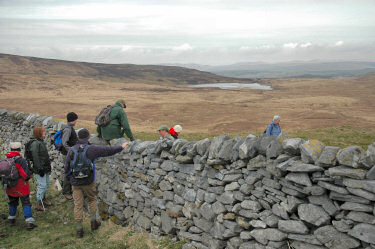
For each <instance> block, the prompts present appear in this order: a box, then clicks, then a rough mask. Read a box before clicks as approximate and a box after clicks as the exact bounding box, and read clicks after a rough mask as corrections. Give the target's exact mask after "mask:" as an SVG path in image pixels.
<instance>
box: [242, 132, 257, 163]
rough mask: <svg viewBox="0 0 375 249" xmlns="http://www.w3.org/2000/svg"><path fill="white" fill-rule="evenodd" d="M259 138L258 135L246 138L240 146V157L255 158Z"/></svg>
mask: <svg viewBox="0 0 375 249" xmlns="http://www.w3.org/2000/svg"><path fill="white" fill-rule="evenodd" d="M258 141H259V139H258V138H257V137H251V138H246V139H245V141H244V142H243V143H242V144H241V145H240V147H239V157H240V158H241V159H246V158H250V159H251V158H253V157H255V156H256V154H257V153H258V151H257V147H258Z"/></svg>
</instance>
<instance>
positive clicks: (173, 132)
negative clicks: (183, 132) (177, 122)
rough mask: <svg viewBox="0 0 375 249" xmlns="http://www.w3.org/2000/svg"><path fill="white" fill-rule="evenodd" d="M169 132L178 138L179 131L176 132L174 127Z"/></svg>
mask: <svg viewBox="0 0 375 249" xmlns="http://www.w3.org/2000/svg"><path fill="white" fill-rule="evenodd" d="M169 134H170V135H172V137H174V138H175V139H177V138H178V132H176V131H175V130H174V128H173V127H172V128H170V129H169Z"/></svg>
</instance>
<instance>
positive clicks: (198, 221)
mask: <svg viewBox="0 0 375 249" xmlns="http://www.w3.org/2000/svg"><path fill="white" fill-rule="evenodd" d="M193 221H194V225H195V226H196V227H198V228H200V229H202V230H203V231H205V232H206V233H208V232H209V231H210V230H211V228H212V226H213V225H214V224H213V223H212V222H210V221H208V220H206V219H204V218H197V217H194V218H193Z"/></svg>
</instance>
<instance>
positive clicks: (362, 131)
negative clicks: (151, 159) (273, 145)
mask: <svg viewBox="0 0 375 249" xmlns="http://www.w3.org/2000/svg"><path fill="white" fill-rule="evenodd" d="M285 133H286V135H287V137H299V138H303V139H305V140H309V139H317V140H320V141H322V142H323V143H324V144H325V145H329V146H338V147H340V148H345V147H348V146H350V145H358V146H361V147H362V148H363V149H365V150H366V149H367V146H368V145H370V144H371V143H373V142H375V127H352V126H341V127H332V128H324V129H312V130H290V131H288V130H287V131H285ZM249 134H253V135H257V136H259V135H261V133H260V132H259V131H255V132H251V131H249V132H237V133H227V134H225V135H228V136H230V137H233V138H234V137H237V136H240V137H242V138H245V137H246V136H247V135H249ZM220 135H224V134H210V133H184V132H182V133H181V134H180V136H179V138H183V139H187V140H188V141H198V140H201V139H204V138H207V137H208V138H213V137H215V136H220ZM134 136H135V138H137V139H141V140H142V141H153V140H157V139H159V135H158V134H156V133H147V132H139V133H135V134H134Z"/></svg>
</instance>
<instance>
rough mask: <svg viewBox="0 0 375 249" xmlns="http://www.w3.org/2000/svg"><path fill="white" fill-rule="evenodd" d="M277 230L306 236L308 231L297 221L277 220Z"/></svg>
mask: <svg viewBox="0 0 375 249" xmlns="http://www.w3.org/2000/svg"><path fill="white" fill-rule="evenodd" d="M278 229H279V230H280V231H282V232H284V233H297V234H307V233H308V232H309V229H308V228H307V227H306V225H305V224H304V223H303V222H302V221H299V220H279V223H278Z"/></svg>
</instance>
